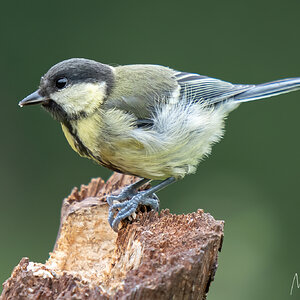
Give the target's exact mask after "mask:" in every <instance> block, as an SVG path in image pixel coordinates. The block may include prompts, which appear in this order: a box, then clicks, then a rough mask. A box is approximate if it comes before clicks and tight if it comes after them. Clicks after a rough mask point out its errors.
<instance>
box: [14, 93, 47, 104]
mask: <svg viewBox="0 0 300 300" xmlns="http://www.w3.org/2000/svg"><path fill="white" fill-rule="evenodd" d="M46 101H47V99H45V98H44V97H42V96H41V95H40V94H39V90H37V91H35V92H33V93H32V94H30V95H28V96H27V97H26V98H24V99H23V100H22V101H20V102H19V106H21V107H23V106H25V105H32V104H39V103H43V102H46Z"/></svg>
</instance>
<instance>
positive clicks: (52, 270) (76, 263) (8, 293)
mask: <svg viewBox="0 0 300 300" xmlns="http://www.w3.org/2000/svg"><path fill="white" fill-rule="evenodd" d="M136 180H138V178H136V177H132V176H128V175H121V174H118V173H115V174H114V175H113V176H112V177H111V178H110V179H109V180H108V181H107V182H106V183H105V182H104V181H103V180H102V179H101V178H98V179H93V180H92V181H91V182H90V183H89V185H87V186H81V189H80V191H79V190H78V189H77V188H74V189H73V191H72V193H71V195H70V196H69V197H68V198H66V199H64V202H63V206H62V211H61V224H60V230H59V233H58V237H57V240H56V244H55V247H54V250H53V252H52V253H50V257H49V259H48V261H47V262H46V263H45V264H39V263H33V262H30V261H29V259H28V258H23V259H22V260H21V262H20V263H19V265H18V266H17V267H15V269H14V270H13V273H12V275H11V277H10V278H9V279H8V280H7V281H6V282H5V283H4V284H3V292H2V295H1V297H0V299H1V300H6V299H205V298H206V294H207V292H208V288H209V285H210V282H211V281H212V280H213V278H214V275H215V272H216V268H217V257H218V251H220V249H221V246H222V239H223V227H224V223H223V221H216V220H214V218H213V217H212V216H211V215H209V214H207V213H204V212H203V211H202V210H198V211H197V212H195V213H191V214H187V215H172V214H170V213H169V211H168V210H163V211H162V212H161V213H160V214H158V213H155V212H153V211H151V212H147V211H145V207H141V211H140V212H139V213H138V214H137V216H136V219H134V220H131V221H128V220H126V221H124V222H123V223H122V227H121V228H120V230H119V232H118V234H117V233H115V232H114V231H113V230H112V229H111V228H110V226H109V224H108V222H107V217H108V205H107V203H106V201H105V198H106V195H107V194H110V193H111V192H114V193H118V191H120V190H121V189H122V188H123V187H124V186H126V185H128V184H130V183H133V182H135V181H136ZM144 188H149V186H146V187H144Z"/></svg>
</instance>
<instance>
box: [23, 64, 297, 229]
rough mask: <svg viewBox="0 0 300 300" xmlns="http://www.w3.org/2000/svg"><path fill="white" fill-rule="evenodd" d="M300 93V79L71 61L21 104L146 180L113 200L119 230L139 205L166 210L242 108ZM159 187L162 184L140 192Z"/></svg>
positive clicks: (93, 153) (100, 158) (72, 140)
mask: <svg viewBox="0 0 300 300" xmlns="http://www.w3.org/2000/svg"><path fill="white" fill-rule="evenodd" d="M299 89H300V77H295V78H285V79H280V80H276V81H271V82H267V83H262V84H257V85H255V84H232V83H230V82H227V81H223V80H220V79H216V78H212V77H209V76H204V75H199V74H196V73H188V72H180V71H176V70H174V69H172V68H169V67H165V66H160V65H151V64H133V65H119V66H111V65H108V64H103V63H100V62H97V61H95V60H90V59H85V58H71V59H67V60H64V61H61V62H59V63H57V64H55V65H54V66H52V67H51V68H50V69H49V70H48V71H47V72H46V73H45V75H44V76H42V77H41V80H40V84H39V88H38V90H36V91H35V92H33V93H32V94H30V95H29V96H27V97H25V98H24V99H23V100H22V101H20V102H19V105H20V106H21V107H23V106H29V105H34V104H40V105H41V106H42V107H43V108H44V109H45V110H46V111H48V112H49V113H50V114H51V115H52V116H53V118H54V119H55V120H57V121H58V122H60V123H61V127H62V130H63V132H64V135H65V137H66V139H67V141H68V143H69V144H70V146H71V148H72V149H73V150H74V151H76V152H77V153H78V154H79V155H80V156H82V157H86V158H89V159H92V160H93V161H95V162H96V163H98V164H99V165H101V166H104V167H107V168H109V169H111V170H113V171H116V172H119V173H123V174H130V175H134V176H138V177H140V178H141V179H140V180H139V181H137V182H135V183H133V184H132V185H129V186H127V187H125V188H124V189H123V190H122V191H121V192H120V193H119V194H118V195H114V194H111V195H109V196H108V197H107V202H108V204H109V217H108V222H109V224H110V226H111V227H112V229H113V230H115V231H118V229H119V224H120V222H121V221H122V220H123V219H125V218H127V217H129V216H131V215H132V214H134V213H135V212H136V210H137V208H138V206H139V205H147V206H149V207H150V208H151V209H154V210H158V208H159V199H158V197H157V195H156V193H157V192H158V191H160V190H161V189H163V188H165V187H166V186H168V185H170V184H172V183H174V182H176V181H177V180H179V179H182V178H183V177H185V176H186V175H188V174H191V173H194V172H195V171H196V168H197V166H198V164H199V163H200V161H201V160H203V159H204V158H205V157H207V156H208V155H209V154H210V152H211V149H212V145H213V144H215V143H216V142H218V141H219V140H220V139H221V138H222V137H223V134H224V120H225V118H226V117H227V115H228V114H229V113H230V112H231V111H233V110H234V109H236V108H237V107H238V106H239V105H240V104H241V103H243V102H248V101H253V100H259V99H263V98H268V97H272V96H275V95H279V94H282V93H288V92H291V91H295V90H299ZM152 180H159V181H160V182H159V183H158V184H157V185H154V186H152V187H151V188H149V189H148V190H145V191H138V189H139V188H140V187H141V186H143V185H144V184H146V183H149V182H150V181H152Z"/></svg>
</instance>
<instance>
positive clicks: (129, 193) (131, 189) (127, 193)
mask: <svg viewBox="0 0 300 300" xmlns="http://www.w3.org/2000/svg"><path fill="white" fill-rule="evenodd" d="M149 181H151V179H147V178H143V179H141V180H139V181H137V182H135V183H133V184H131V185H129V186H126V187H125V188H124V189H123V190H122V192H121V193H120V194H119V195H117V196H114V195H110V196H108V197H107V198H106V201H107V203H108V205H109V206H112V205H113V202H114V201H124V200H126V199H127V198H132V197H133V196H134V195H135V194H136V190H137V189H138V188H139V187H141V186H142V185H144V184H146V183H148V182H149Z"/></svg>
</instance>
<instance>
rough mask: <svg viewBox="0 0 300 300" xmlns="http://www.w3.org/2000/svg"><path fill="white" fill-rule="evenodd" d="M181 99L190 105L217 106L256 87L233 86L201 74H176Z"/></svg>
mask: <svg viewBox="0 0 300 300" xmlns="http://www.w3.org/2000/svg"><path fill="white" fill-rule="evenodd" d="M175 77H176V80H177V82H178V84H179V85H180V97H181V100H182V101H187V102H188V103H191V102H193V103H195V102H201V103H203V104H204V105H205V106H206V105H207V106H210V105H214V104H217V103H219V102H222V101H225V100H227V99H230V98H232V97H234V96H235V95H238V94H240V93H242V92H244V91H247V90H249V89H251V88H252V87H254V85H244V84H232V83H230V82H226V81H223V80H220V79H215V78H211V77H207V76H202V75H199V74H193V73H185V72H176V73H175Z"/></svg>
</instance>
